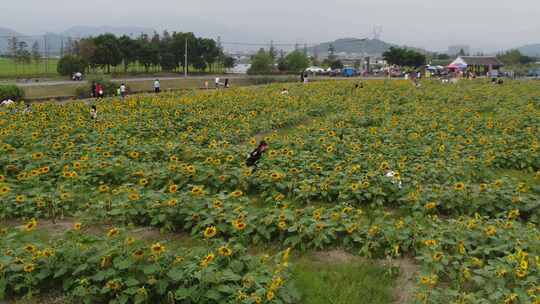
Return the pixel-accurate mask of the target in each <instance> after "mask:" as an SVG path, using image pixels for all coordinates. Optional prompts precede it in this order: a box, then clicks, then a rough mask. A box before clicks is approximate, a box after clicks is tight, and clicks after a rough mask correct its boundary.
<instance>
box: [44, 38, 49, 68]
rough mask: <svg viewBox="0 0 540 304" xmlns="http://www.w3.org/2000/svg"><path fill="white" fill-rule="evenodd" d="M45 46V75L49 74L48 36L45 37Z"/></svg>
mask: <svg viewBox="0 0 540 304" xmlns="http://www.w3.org/2000/svg"><path fill="white" fill-rule="evenodd" d="M43 44H44V46H45V73H48V72H49V49H48V46H47V35H45V36H43Z"/></svg>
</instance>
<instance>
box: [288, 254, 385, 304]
mask: <svg viewBox="0 0 540 304" xmlns="http://www.w3.org/2000/svg"><path fill="white" fill-rule="evenodd" d="M293 267H294V272H293V273H294V278H295V282H294V283H295V286H296V288H297V289H298V291H299V292H300V294H301V295H302V301H301V303H302V304H351V303H362V304H370V303H373V304H384V303H392V301H393V298H392V288H393V286H394V284H395V278H393V277H392V276H391V275H389V272H388V269H386V268H384V267H381V266H377V265H374V264H372V263H369V262H362V261H348V262H338V261H333V262H332V261H327V262H322V261H317V259H314V258H313V257H312V256H311V255H306V256H304V257H302V258H300V259H299V260H297V261H294V266H293Z"/></svg>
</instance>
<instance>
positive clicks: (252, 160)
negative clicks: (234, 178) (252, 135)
mask: <svg viewBox="0 0 540 304" xmlns="http://www.w3.org/2000/svg"><path fill="white" fill-rule="evenodd" d="M267 149H268V144H267V143H266V142H265V141H261V143H260V144H259V146H258V147H257V148H255V150H253V151H252V152H251V153H249V156H248V159H247V160H246V166H248V167H253V170H252V172H255V171H256V170H257V164H258V163H259V160H260V159H261V157H262V155H263V153H264V151H266V150H267Z"/></svg>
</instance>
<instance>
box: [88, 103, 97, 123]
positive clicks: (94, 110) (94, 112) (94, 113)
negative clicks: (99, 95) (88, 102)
mask: <svg viewBox="0 0 540 304" xmlns="http://www.w3.org/2000/svg"><path fill="white" fill-rule="evenodd" d="M90 119H92V120H97V108H96V106H95V105H93V106H92V108H91V109H90Z"/></svg>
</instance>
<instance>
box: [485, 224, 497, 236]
mask: <svg viewBox="0 0 540 304" xmlns="http://www.w3.org/2000/svg"><path fill="white" fill-rule="evenodd" d="M484 233H485V234H486V235H487V236H494V235H495V234H496V233H497V229H496V228H495V226H488V227H487V228H486V229H485V230H484Z"/></svg>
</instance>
